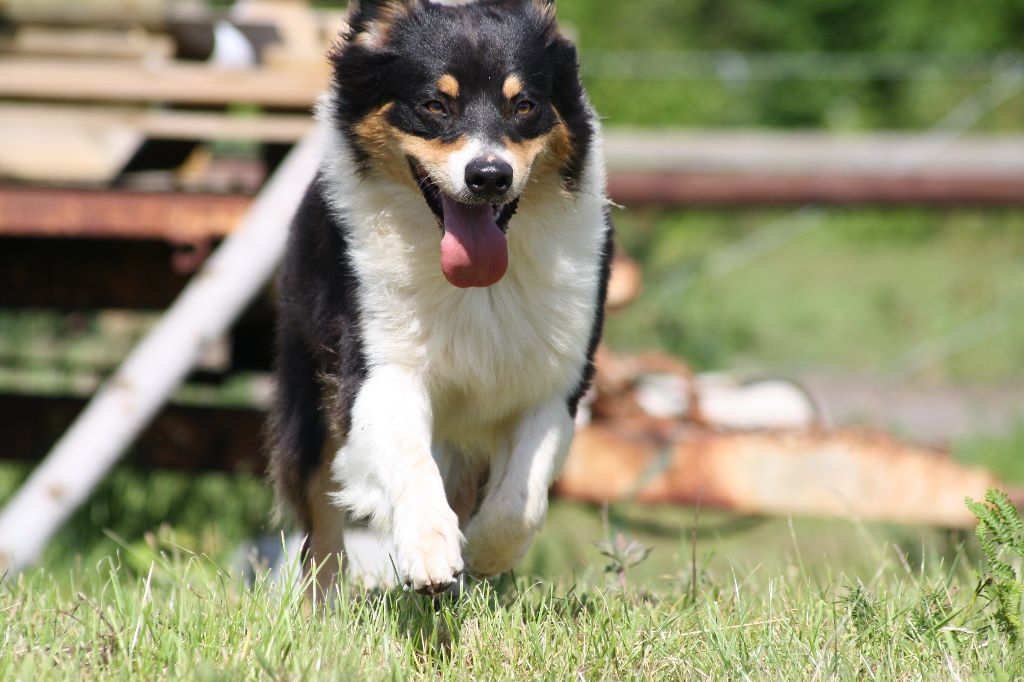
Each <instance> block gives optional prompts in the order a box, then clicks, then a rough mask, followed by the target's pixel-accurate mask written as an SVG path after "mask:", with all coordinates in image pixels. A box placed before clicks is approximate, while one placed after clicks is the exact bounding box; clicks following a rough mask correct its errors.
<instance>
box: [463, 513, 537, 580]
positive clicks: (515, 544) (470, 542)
mask: <svg viewBox="0 0 1024 682" xmlns="http://www.w3.org/2000/svg"><path fill="white" fill-rule="evenodd" d="M539 525H540V524H539V523H538V524H530V523H527V522H525V521H524V520H523V519H522V518H521V517H518V516H508V515H500V514H488V513H487V511H486V510H484V509H481V510H480V513H479V514H477V516H475V517H473V519H472V520H471V521H470V522H469V525H468V526H467V527H466V548H465V550H464V551H463V557H464V558H465V561H466V566H468V567H469V572H470V573H472V574H473V575H475V576H477V577H479V578H486V577H489V576H492V575H497V574H499V573H504V572H505V571H509V570H511V569H513V568H515V567H516V565H517V564H518V563H519V562H520V561H522V559H523V556H525V555H526V551H527V550H528V549H530V543H531V542H533V536H534V534H535V533H536V531H537V528H538V527H539Z"/></svg>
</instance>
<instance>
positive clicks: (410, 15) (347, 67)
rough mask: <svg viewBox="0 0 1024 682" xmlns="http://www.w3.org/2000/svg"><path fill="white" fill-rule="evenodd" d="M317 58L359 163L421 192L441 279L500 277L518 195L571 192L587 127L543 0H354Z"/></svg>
mask: <svg viewBox="0 0 1024 682" xmlns="http://www.w3.org/2000/svg"><path fill="white" fill-rule="evenodd" d="M331 59H332V63H333V66H334V83H333V85H334V96H335V100H334V105H335V107H334V116H335V118H336V123H337V124H338V125H339V126H341V128H342V130H343V132H344V133H345V135H346V137H347V139H348V141H349V144H350V145H351V147H352V149H353V151H354V153H355V155H356V158H357V161H358V162H359V164H360V168H361V172H363V173H368V174H375V173H380V174H386V175H388V176H390V177H391V178H392V179H394V180H398V181H400V182H402V183H405V184H406V185H407V186H408V187H409V188H410V190H412V191H418V192H421V193H422V195H423V198H424V200H425V202H426V205H427V206H428V207H429V208H430V210H432V211H433V213H434V214H435V215H436V216H437V219H438V222H439V224H440V226H441V227H442V229H443V231H444V236H443V238H442V241H441V266H442V270H443V271H444V274H445V276H446V277H447V278H448V280H449V281H450V282H451V283H452V284H454V285H456V286H459V287H473V286H490V285H492V284H494V283H496V282H497V281H498V280H500V279H501V278H502V276H503V275H504V274H505V271H506V268H507V266H508V252H507V246H506V240H505V233H506V231H507V230H508V228H509V223H510V221H511V220H512V218H513V216H514V214H515V211H516V207H517V205H518V202H519V199H520V197H521V196H522V195H523V193H524V192H527V191H528V189H529V187H530V186H531V185H534V184H535V183H551V184H555V185H557V186H558V187H560V188H561V190H562V191H564V192H572V191H574V189H575V185H576V182H577V180H578V179H579V175H580V174H581V173H582V170H583V169H582V165H583V162H584V159H585V155H586V151H587V148H588V145H589V144H590V139H591V135H592V129H591V124H590V116H591V114H590V109H589V106H588V104H587V102H586V99H585V96H584V94H583V90H582V87H581V85H580V81H579V73H578V71H579V69H578V63H577V57H576V50H575V48H574V47H573V45H572V44H571V43H570V42H569V41H568V40H566V39H565V38H563V37H562V36H561V35H560V34H559V33H558V30H557V27H556V25H555V18H554V2H553V0H477V1H476V2H468V3H461V4H455V3H453V2H450V1H449V2H446V3H443V4H442V2H440V0H361V1H360V2H359V3H358V5H357V6H356V8H355V9H354V10H353V11H352V14H351V16H350V19H349V31H348V33H347V34H346V35H345V36H344V37H343V40H342V42H341V44H340V45H339V46H338V47H337V48H336V49H335V50H334V52H333V53H332V55H331Z"/></svg>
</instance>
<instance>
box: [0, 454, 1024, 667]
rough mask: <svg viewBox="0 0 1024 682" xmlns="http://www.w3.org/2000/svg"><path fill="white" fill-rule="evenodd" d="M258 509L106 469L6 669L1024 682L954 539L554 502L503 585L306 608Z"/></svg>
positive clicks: (955, 535) (965, 542)
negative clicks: (243, 551)
mask: <svg viewBox="0 0 1024 682" xmlns="http://www.w3.org/2000/svg"><path fill="white" fill-rule="evenodd" d="M22 473H23V472H21V471H16V470H15V469H14V468H12V467H10V466H5V467H4V469H3V475H0V487H2V488H3V489H4V490H9V489H10V487H11V486H13V484H14V483H15V482H16V480H17V478H19V477H20V475H21V474H22ZM269 501H270V498H269V495H268V493H267V492H266V490H265V488H264V487H263V485H262V482H261V481H260V480H259V479H258V478H254V477H248V476H241V477H238V478H235V479H230V478H228V477H225V476H220V475H206V476H201V477H196V478H187V477H184V476H181V475H178V474H169V473H154V474H147V473H143V472H137V471H134V470H133V469H131V468H130V467H124V468H122V469H120V470H119V471H118V472H117V473H116V475H115V476H114V477H113V478H112V479H111V480H110V481H108V482H107V483H105V484H104V486H103V489H102V490H100V491H99V493H98V494H97V495H96V496H94V498H93V499H92V500H91V501H90V503H89V504H88V505H87V506H86V508H85V509H83V510H82V511H81V512H80V513H79V514H78V515H77V517H76V518H75V519H74V521H73V522H72V523H71V524H70V526H69V527H68V528H66V529H65V530H64V531H62V533H61V536H60V537H59V538H58V541H57V542H56V543H55V544H54V546H53V547H51V549H50V550H49V552H48V553H47V557H46V561H45V563H44V566H45V567H44V568H41V569H37V570H34V571H32V572H29V573H27V574H23V575H21V576H19V577H18V578H16V579H14V578H7V579H5V580H4V581H3V582H2V584H0V648H2V650H3V651H4V655H3V656H0V679H24V680H28V679H79V678H84V679H125V678H134V679H147V680H149V679H167V678H187V679H231V680H235V679H289V680H290V679H348V678H356V679H363V678H369V679H431V678H445V679H491V678H513V677H514V678H517V679H523V678H546V679H570V678H574V679H575V678H585V679H598V678H616V679H621V678H649V677H655V676H659V677H668V678H687V679H692V678H696V679H704V678H712V679H736V678H743V677H753V678H773V679H810V678H814V677H835V678H843V679H846V678H851V679H852V678H857V679H862V678H876V677H882V678H907V677H911V678H916V679H941V678H961V677H973V676H978V677H985V678H997V679H998V678H1004V679H1012V678H1015V677H1017V676H1019V675H1020V674H1021V673H1024V649H1022V648H1021V647H1020V646H1019V644H1018V643H1017V642H1015V641H1014V640H1013V639H1012V638H1011V637H1010V636H1008V635H1007V634H1005V633H1004V632H1002V631H1001V630H1000V629H999V624H998V623H997V622H996V621H995V620H994V619H993V613H994V610H993V608H992V607H991V606H988V605H987V598H986V597H985V596H982V597H978V598H975V596H974V594H975V592H974V590H975V588H976V587H977V585H978V571H979V570H980V571H983V570H984V566H985V563H984V560H983V559H982V558H981V557H980V553H979V551H978V548H977V545H976V542H974V541H973V539H972V537H973V536H971V535H970V534H968V533H965V532H962V531H961V532H950V531H939V530H934V529H924V528H911V527H900V526H884V525H870V524H860V523H855V522H849V521H826V520H815V519H767V518H751V517H738V516H735V515H732V514H728V513H725V512H716V511H712V510H703V511H702V512H700V513H699V514H698V513H697V512H696V510H693V509H680V508H644V507H637V506H634V505H628V504H627V505H616V506H613V507H612V508H611V509H610V510H609V511H608V513H607V515H605V514H603V513H602V510H601V509H598V508H594V507H591V506H587V505H580V504H570V503H564V502H559V503H556V504H555V505H554V506H553V509H552V513H551V516H550V519H549V522H548V524H547V526H546V528H545V530H544V531H543V532H542V533H541V535H540V537H539V539H538V542H537V543H536V545H535V547H534V549H533V550H532V551H531V552H530V554H529V556H528V557H527V559H526V560H525V561H524V563H523V565H522V567H521V568H520V570H518V571H517V574H516V575H515V576H514V577H513V576H509V575H506V576H504V577H502V578H500V579H499V580H497V581H495V582H493V583H474V584H471V585H470V586H469V587H468V588H467V590H466V592H465V593H464V594H463V595H462V596H461V597H460V598H458V599H454V598H447V599H443V600H440V601H438V602H437V603H433V602H431V601H430V600H429V599H427V598H424V597H420V596H418V595H413V594H403V593H401V592H395V593H386V594H381V593H364V592H359V591H356V590H345V591H344V592H343V593H342V595H341V597H340V598H339V600H338V602H337V603H336V604H335V605H334V607H333V608H331V609H329V610H327V611H326V612H313V611H311V610H310V608H309V606H308V604H307V603H306V602H305V601H304V598H303V596H302V591H301V589H299V588H297V587H295V586H294V583H293V582H290V583H288V585H290V586H283V585H281V584H277V583H273V582H272V581H270V580H269V579H267V578H266V577H265V576H263V577H260V578H258V579H257V580H256V583H255V584H254V585H249V584H248V583H247V582H246V580H245V579H244V577H243V575H242V571H241V569H242V568H243V567H244V565H245V562H244V561H243V560H242V558H241V556H240V554H239V552H238V549H237V548H238V546H239V545H240V543H241V542H242V541H243V540H244V539H245V538H246V537H248V536H249V535H250V534H252V533H258V532H260V531H261V530H262V531H264V532H267V529H268V525H267V519H266V510H267V508H268V506H269ZM101 527H105V528H106V530H105V531H101V530H100V528H101ZM143 529H145V530H143ZM620 536H621V537H622V538H623V539H624V540H626V541H629V542H635V543H637V544H638V545H641V546H644V547H648V548H652V549H653V551H652V553H651V554H650V556H649V557H648V558H647V559H645V560H644V561H642V562H641V563H639V564H638V565H636V566H633V567H631V568H628V569H626V570H625V571H624V574H623V576H621V577H620V575H619V573H618V572H617V571H616V570H609V567H610V566H611V567H612V568H613V569H614V568H615V567H617V566H618V567H621V563H622V562H621V561H620V562H619V563H618V564H617V563H616V560H614V559H608V558H607V557H606V556H603V555H602V554H601V552H600V551H599V550H600V545H601V543H602V542H607V541H609V540H611V541H612V545H614V544H615V542H614V541H615V539H616V538H617V537H620ZM122 538H132V539H131V540H124V539H122ZM606 547H607V546H606ZM261 575H262V574H261ZM694 577H696V582H694Z"/></svg>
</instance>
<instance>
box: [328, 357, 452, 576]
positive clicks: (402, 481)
mask: <svg viewBox="0 0 1024 682" xmlns="http://www.w3.org/2000/svg"><path fill="white" fill-rule="evenodd" d="M430 443H431V409H430V399H429V396H428V395H427V391H426V388H425V386H424V385H423V382H422V381H421V380H420V378H419V377H418V376H417V375H416V374H415V373H413V372H410V371H407V370H403V369H400V368H395V367H380V368H375V369H373V370H372V371H371V372H370V375H369V377H367V379H366V382H365V383H364V384H363V386H362V387H361V389H360V391H359V394H358V395H357V396H356V400H355V403H354V404H353V406H352V422H351V428H350V429H349V437H348V442H347V443H346V445H345V447H344V448H343V449H342V451H341V452H340V453H339V454H338V457H336V458H335V460H334V475H335V478H336V479H337V480H338V481H339V482H340V483H341V488H342V489H341V492H340V493H338V496H337V497H338V501H339V502H340V503H341V504H342V505H343V506H344V507H346V508H348V509H349V510H350V511H351V512H352V513H353V514H354V515H355V516H357V517H360V518H366V519H368V520H369V521H370V524H371V525H372V526H373V527H374V529H375V530H376V531H377V532H378V533H380V534H381V535H383V536H385V537H390V538H391V539H392V543H393V545H392V546H393V547H394V549H395V556H393V557H392V558H393V560H394V564H395V569H396V571H397V572H398V579H399V580H400V581H402V583H403V584H405V585H408V586H409V587H411V588H413V589H415V590H417V591H420V592H430V593H435V592H440V591H442V590H445V589H447V588H448V587H449V586H451V585H452V583H454V582H455V579H456V578H457V577H458V575H459V574H460V573H461V572H462V552H461V550H462V546H461V545H462V534H461V533H460V532H459V522H458V519H457V518H456V516H455V513H454V512H453V511H452V510H451V508H450V507H449V506H448V501H447V499H446V498H445V491H444V484H443V482H442V480H441V474H440V472H439V471H438V469H437V464H436V463H435V462H434V459H433V457H431V453H430Z"/></svg>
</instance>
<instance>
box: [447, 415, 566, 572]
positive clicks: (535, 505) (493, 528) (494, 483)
mask: <svg viewBox="0 0 1024 682" xmlns="http://www.w3.org/2000/svg"><path fill="white" fill-rule="evenodd" d="M573 428H574V427H573V420H572V418H571V417H570V416H569V411H568V408H567V407H566V404H565V402H564V401H561V400H558V401H553V402H551V403H549V404H547V405H545V406H544V407H543V408H541V409H539V410H537V411H535V412H533V413H531V414H530V415H528V416H527V417H526V418H524V419H523V420H522V422H520V424H519V426H518V427H517V428H516V429H515V431H514V433H513V436H512V441H511V443H510V445H509V447H508V448H507V449H506V450H505V452H502V453H498V454H497V455H496V456H495V458H494V461H493V464H492V465H491V473H490V477H489V480H488V484H487V492H486V494H485V496H484V499H483V502H482V503H481V504H480V509H479V510H478V511H477V514H476V516H474V517H473V519H472V520H471V521H470V522H469V525H468V526H467V527H466V550H465V557H466V564H467V565H468V567H469V570H470V571H471V572H472V573H473V574H474V575H477V576H481V577H483V576H489V575H495V574H497V573H501V572H503V571H507V570H509V569H511V568H514V567H515V565H516V564H517V563H518V562H519V561H520V560H521V559H522V558H523V555H524V554H526V550H527V549H529V548H530V543H531V542H532V540H533V536H534V534H535V533H536V532H537V531H538V530H539V529H540V527H541V525H542V524H543V523H544V517H545V515H546V514H547V510H548V488H549V487H550V486H551V483H552V481H554V479H555V477H556V476H557V475H558V472H559V471H561V469H562V464H563V463H564V461H565V456H566V454H567V453H568V451H569V445H570V444H571V443H572V436H573Z"/></svg>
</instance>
